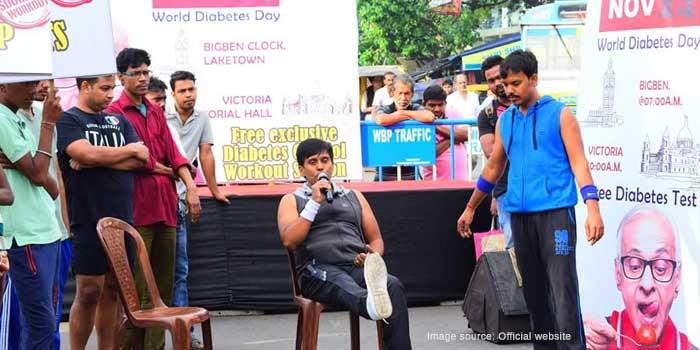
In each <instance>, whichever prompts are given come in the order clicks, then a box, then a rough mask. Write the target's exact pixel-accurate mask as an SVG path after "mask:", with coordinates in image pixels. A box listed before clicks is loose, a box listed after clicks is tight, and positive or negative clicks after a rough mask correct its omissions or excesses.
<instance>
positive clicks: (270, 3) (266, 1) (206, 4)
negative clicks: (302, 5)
mask: <svg viewBox="0 0 700 350" xmlns="http://www.w3.org/2000/svg"><path fill="white" fill-rule="evenodd" d="M279 5H280V0H197V1H192V0H153V8H154V9H158V8H160V9H171V8H229V7H277V6H279Z"/></svg>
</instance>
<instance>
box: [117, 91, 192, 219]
mask: <svg viewBox="0 0 700 350" xmlns="http://www.w3.org/2000/svg"><path fill="white" fill-rule="evenodd" d="M142 101H143V104H144V105H145V106H146V116H145V117H144V116H143V114H141V112H140V111H139V109H138V107H136V105H135V104H134V103H133V102H131V100H130V99H129V96H127V94H126V93H125V92H122V94H121V96H120V97H119V99H118V100H116V101H114V102H112V103H111V104H110V105H109V107H107V109H105V113H114V114H121V115H123V116H124V117H126V118H127V119H128V120H129V122H131V125H132V126H133V127H134V129H135V130H136V134H137V135H138V136H139V138H140V139H141V141H143V143H144V144H145V145H146V147H148V150H149V151H150V153H151V156H150V157H149V158H148V161H147V162H146V164H144V166H143V168H142V169H141V170H140V171H137V172H136V174H135V175H136V176H135V177H134V226H145V225H151V224H155V223H158V222H165V224H166V225H167V226H170V227H176V225H177V201H178V197H177V192H176V191H175V181H174V180H173V179H171V178H170V177H168V176H166V175H161V174H154V173H153V169H154V167H155V165H156V162H158V163H161V164H163V165H165V166H167V167H170V168H172V169H173V172H177V169H179V168H180V167H182V166H190V164H189V162H188V161H187V159H185V157H183V156H182V154H180V151H178V150H177V147H176V146H175V142H174V141H173V136H172V135H171V134H170V129H168V123H167V122H166V121H165V114H163V111H162V110H161V109H160V106H158V105H156V104H154V103H152V102H150V101H148V99H146V98H143V99H142Z"/></svg>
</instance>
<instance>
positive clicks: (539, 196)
mask: <svg viewBox="0 0 700 350" xmlns="http://www.w3.org/2000/svg"><path fill="white" fill-rule="evenodd" d="M563 108H564V105H563V104H562V103H560V102H558V101H555V100H554V99H552V98H551V97H549V96H543V97H541V98H540V99H539V101H537V102H536V103H535V104H533V105H532V106H530V108H529V109H528V111H527V116H523V114H522V113H521V112H520V109H519V108H518V107H517V106H515V105H512V106H510V108H508V109H507V110H506V111H505V112H503V114H502V115H501V118H500V123H501V124H500V128H501V129H500V131H501V140H502V142H503V148H504V150H505V152H506V154H507V155H508V161H509V163H510V170H509V171H508V192H506V195H505V209H506V210H507V211H509V212H512V213H536V212H542V211H547V210H553V209H559V208H567V207H572V206H574V205H576V202H577V201H578V192H577V190H576V182H575V180H574V174H573V172H572V171H571V166H570V165H569V158H568V156H567V154H566V148H565V147H564V142H563V141H562V139H561V129H560V123H559V119H560V115H561V110H562V109H563Z"/></svg>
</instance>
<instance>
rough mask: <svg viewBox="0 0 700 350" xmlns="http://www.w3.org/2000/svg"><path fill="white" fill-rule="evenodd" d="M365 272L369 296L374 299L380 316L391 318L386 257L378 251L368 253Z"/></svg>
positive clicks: (375, 307)
mask: <svg viewBox="0 0 700 350" xmlns="http://www.w3.org/2000/svg"><path fill="white" fill-rule="evenodd" d="M364 272H365V283H367V297H368V298H372V300H373V301H374V309H375V310H376V312H377V315H378V316H379V317H380V318H382V319H385V318H389V316H391V312H392V307H391V298H389V291H388V290H387V270H386V264H385V263H384V259H382V257H381V256H380V255H379V254H376V253H373V254H369V255H367V258H366V259H365V268H364Z"/></svg>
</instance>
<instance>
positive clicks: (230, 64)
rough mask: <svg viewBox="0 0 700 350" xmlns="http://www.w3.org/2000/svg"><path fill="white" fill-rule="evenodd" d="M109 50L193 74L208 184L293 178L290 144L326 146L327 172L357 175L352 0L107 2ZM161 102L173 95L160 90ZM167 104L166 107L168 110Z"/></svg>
mask: <svg viewBox="0 0 700 350" xmlns="http://www.w3.org/2000/svg"><path fill="white" fill-rule="evenodd" d="M111 6H112V18H113V19H114V21H115V33H114V34H115V40H116V47H117V51H119V50H121V49H123V48H124V47H136V48H142V49H145V50H146V51H148V52H149V53H150V54H151V61H152V64H151V68H150V69H151V70H152V71H153V72H154V75H155V76H157V77H159V78H160V79H162V80H163V81H166V83H167V82H168V81H169V80H170V74H171V73H173V72H174V71H176V70H188V71H191V72H192V73H194V74H195V76H196V78H197V82H196V83H197V89H198V98H197V105H196V108H197V109H199V110H202V111H203V112H204V114H205V115H206V116H208V117H209V118H210V121H211V124H212V129H213V131H214V140H215V145H214V147H213V150H214V156H215V158H216V167H217V168H216V172H217V181H219V182H247V181H276V180H292V179H298V178H299V176H300V175H299V173H298V166H297V165H296V162H295V160H294V159H295V152H296V145H298V143H299V142H301V141H303V140H304V139H307V138H321V139H324V140H326V141H329V142H331V143H332V144H333V145H334V148H335V149H336V150H338V151H340V150H344V152H342V153H340V154H336V155H335V156H336V157H335V162H336V166H335V177H336V178H340V179H348V178H351V179H360V178H361V177H362V164H361V160H362V159H361V148H360V118H359V110H358V106H359V101H358V99H359V96H358V94H357V91H358V90H359V86H358V80H359V79H358V76H357V41H358V34H357V16H356V5H355V2H354V1H339V2H337V3H334V5H333V10H332V11H329V10H328V3H327V1H322V0H313V1H284V0H280V1H274V0H206V1H166V0H152V1H143V0H120V1H112V3H111ZM168 99H169V100H171V101H172V98H171V97H170V96H169V97H168ZM168 108H169V109H171V110H172V109H173V108H172V106H169V107H168Z"/></svg>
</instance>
